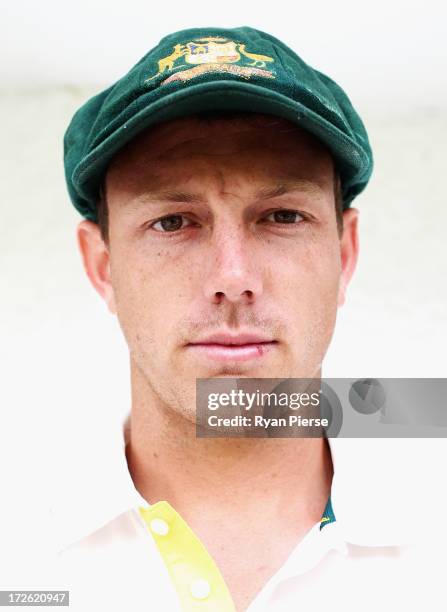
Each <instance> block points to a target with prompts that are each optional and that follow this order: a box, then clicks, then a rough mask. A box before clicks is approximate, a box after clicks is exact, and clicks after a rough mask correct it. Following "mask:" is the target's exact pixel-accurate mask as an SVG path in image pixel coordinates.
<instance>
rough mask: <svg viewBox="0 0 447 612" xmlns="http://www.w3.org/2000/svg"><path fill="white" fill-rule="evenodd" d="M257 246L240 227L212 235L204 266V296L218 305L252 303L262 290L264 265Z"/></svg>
mask: <svg viewBox="0 0 447 612" xmlns="http://www.w3.org/2000/svg"><path fill="white" fill-rule="evenodd" d="M253 247H254V245H253V244H252V243H251V241H250V240H249V238H248V237H247V235H246V234H245V233H244V232H243V231H242V230H241V229H240V228H239V229H237V230H235V229H232V230H229V231H227V232H226V233H225V234H223V235H222V234H220V235H218V236H217V235H216V236H214V237H213V238H212V245H211V249H210V251H209V252H208V256H207V258H208V265H207V266H205V268H204V269H205V271H206V276H205V278H204V291H205V296H206V298H207V299H208V300H210V301H211V302H213V303H215V304H217V303H220V302H223V301H225V300H228V301H229V302H233V303H243V304H250V303H253V302H254V301H255V300H256V299H258V298H259V296H260V295H261V294H262V291H263V281H262V266H261V263H260V261H259V257H257V256H256V253H255V250H254V248H253Z"/></svg>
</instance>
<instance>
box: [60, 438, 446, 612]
mask: <svg viewBox="0 0 447 612" xmlns="http://www.w3.org/2000/svg"><path fill="white" fill-rule="evenodd" d="M329 442H330V448H331V454H332V460H333V464H334V479H333V483H332V492H331V499H332V504H333V508H334V514H335V517H336V520H335V521H334V522H330V523H328V524H326V525H325V526H324V527H322V528H320V523H319V522H318V523H317V524H315V525H314V526H313V527H312V529H310V530H309V532H308V533H307V534H306V535H305V537H304V538H303V539H302V540H301V541H300V542H298V543H297V545H296V547H295V548H294V549H293V551H292V553H291V554H290V555H289V557H288V559H287V560H286V562H285V563H284V564H283V566H282V567H281V568H280V569H279V570H278V571H277V572H276V573H275V574H274V576H272V578H271V579H270V580H268V582H267V584H265V585H264V587H263V588H262V589H261V591H260V592H259V593H258V595H257V596H256V597H255V599H254V600H253V601H252V602H251V604H250V606H249V607H248V608H247V612H267V611H272V612H280V611H281V612H282V611H284V612H285V611H294V610H305V611H306V612H311V611H320V610H321V611H323V610H326V609H328V608H329V606H332V607H334V606H335V609H337V610H338V609H340V610H354V609H355V610H362V612H363V611H365V610H366V611H367V610H377V609H379V608H380V609H381V610H384V611H387V610H390V611H391V610H393V611H394V610H405V611H408V610H421V609H422V608H423V609H424V612H425V611H427V612H428V611H430V612H437V611H438V610H439V611H441V610H442V611H444V610H446V609H447V601H446V600H445V598H444V596H443V594H442V592H441V591H442V584H443V583H442V578H443V570H444V567H445V562H444V560H443V559H442V560H441V557H439V558H438V556H437V555H438V554H439V555H440V554H441V552H443V550H438V549H437V543H436V541H434V540H433V537H432V532H429V533H430V536H428V537H427V539H426V540H424V538H422V539H421V538H419V539H416V540H415V542H410V543H408V542H407V543H405V542H404V541H403V540H404V538H403V536H402V531H401V530H399V529H398V525H397V524H396V523H393V522H392V521H391V524H390V523H388V528H385V527H384V526H383V525H382V526H380V523H381V518H382V516H383V515H382V514H380V512H378V511H377V508H378V505H377V504H376V505H375V506H374V504H372V507H373V509H375V510H376V512H375V514H371V512H368V510H370V509H371V503H369V502H368V500H366V499H365V500H364V506H363V509H364V512H363V516H360V517H358V516H357V518H358V519H359V520H354V519H353V516H352V515H350V514H349V511H348V508H349V507H350V506H352V503H351V504H347V497H348V496H347V495H346V490H347V486H346V483H343V484H341V483H342V479H341V478H340V476H341V474H340V472H339V470H338V467H339V465H338V464H339V463H340V464H341V466H343V462H344V461H346V457H347V456H348V457H349V453H347V454H346V453H344V455H343V454H342V453H341V454H340V453H339V443H342V446H343V443H346V444H347V446H349V441H346V440H330V441H329ZM363 442H365V443H366V441H363ZM368 442H369V443H370V445H369V446H370V448H371V447H373V445H371V442H372V441H368ZM374 442H375V443H376V446H377V442H380V441H374ZM353 448H357V449H358V448H359V447H358V445H357V446H355V445H354V446H353ZM123 451H124V442H123V439H122V438H121V448H120V453H119V458H118V453H117V457H116V458H117V462H116V464H114V467H115V473H114V479H113V487H111V489H110V490H109V489H108V487H104V489H103V490H101V486H98V487H96V489H95V490H94V491H93V489H91V491H90V493H91V494H89V493H86V497H85V498H84V499H83V500H79V501H80V502H81V503H79V504H78V505H77V506H76V507H72V508H71V511H72V512H71V514H68V515H67V514H66V513H65V515H64V516H63V518H62V524H63V527H65V528H70V529H64V531H65V532H68V531H69V532H70V535H68V541H67V540H66V541H65V542H64V543H63V544H62V545H61V546H60V547H59V556H58V572H59V573H60V575H59V582H58V584H59V583H61V587H63V588H66V589H69V590H70V609H72V610H77V611H85V612H89V611H90V610H91V611H96V610H107V611H111V610H123V611H124V610H125V611H126V612H140V611H141V612H143V611H145V612H146V611H149V610H156V611H160V612H161V611H165V610H166V611H172V612H175V611H180V610H184V609H185V608H184V607H182V606H181V605H180V601H179V597H178V593H177V590H176V588H175V585H174V584H173V580H172V575H171V574H170V571H169V569H168V568H167V565H166V563H165V562H164V559H163V557H162V555H161V554H160V550H159V548H158V547H157V544H156V538H154V537H153V535H154V534H151V532H150V529H148V527H147V525H146V524H145V521H144V520H143V518H142V516H141V513H140V512H139V508H141V507H143V508H150V507H151V506H150V505H149V504H148V503H147V502H146V500H144V499H143V498H142V497H141V495H140V494H139V493H138V491H137V490H136V489H135V487H134V484H133V481H132V479H131V477H130V474H129V471H128V469H127V463H126V460H125V453H124V452H123ZM340 457H341V460H340V461H339V458H340ZM353 459H354V456H353V455H351V460H353ZM358 459H359V457H357V460H358ZM341 469H342V468H341ZM351 487H352V489H351V496H350V499H351V500H352V499H353V495H352V494H353V492H355V487H356V483H354V482H351ZM357 489H358V491H359V492H361V491H362V486H361V484H360V483H357ZM375 491H376V492H377V487H376V489H375ZM384 491H386V487H385V488H384ZM376 497H377V496H376ZM369 501H370V502H371V500H369ZM376 501H377V499H376ZM379 501H380V502H381V503H382V504H386V503H387V501H388V499H387V497H386V496H382V497H381V498H380V499H379ZM354 506H355V504H354ZM75 508H76V509H75ZM391 510H392V508H390V512H389V516H393V512H392V511H391ZM394 514H395V513H394ZM385 515H386V513H385ZM376 519H377V520H376ZM404 523H405V522H404ZM250 569H251V559H250V551H247V574H248V573H249V572H250ZM198 578H199V581H198V582H201V583H203V582H205V586H206V581H204V580H201V581H200V576H199V577H198ZM194 586H195V585H194V584H192V585H191V593H192V595H191V605H190V607H189V608H188V609H191V610H193V609H194V610H195V609H197V610H206V611H208V610H216V612H226V610H227V608H226V609H225V610H224V609H223V608H219V607H213V606H212V604H211V605H210V601H212V599H211V600H208V607H207V605H206V603H207V601H206V600H207V599H208V598H207V597H205V599H204V598H203V597H202V596H201V594H200V592H199V596H198V598H197V599H195V597H194ZM208 587H209V585H208ZM199 591H200V589H199ZM202 595H203V593H202ZM205 595H206V593H205ZM211 597H212V593H211V595H210V598H211Z"/></svg>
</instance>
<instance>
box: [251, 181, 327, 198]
mask: <svg viewBox="0 0 447 612" xmlns="http://www.w3.org/2000/svg"><path fill="white" fill-rule="evenodd" d="M295 191H302V192H305V193H315V194H321V187H320V186H319V185H317V183H314V182H312V181H309V180H306V179H296V180H292V181H286V182H283V183H280V184H279V185H275V186H273V187H272V186H266V187H262V188H261V189H260V190H259V191H258V192H257V193H256V199H258V200H270V199H272V198H277V197H279V196H282V195H285V194H287V193H291V192H295Z"/></svg>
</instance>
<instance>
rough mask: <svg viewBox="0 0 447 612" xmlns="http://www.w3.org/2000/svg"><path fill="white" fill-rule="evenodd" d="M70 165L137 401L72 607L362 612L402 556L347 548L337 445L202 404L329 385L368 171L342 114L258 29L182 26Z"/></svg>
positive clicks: (100, 105) (82, 233)
mask: <svg viewBox="0 0 447 612" xmlns="http://www.w3.org/2000/svg"><path fill="white" fill-rule="evenodd" d="M65 168H66V177H67V185H68V189H69V192H70V196H71V198H72V201H73V204H74V205H75V206H76V208H77V209H78V210H79V211H80V212H81V214H82V215H83V216H84V217H85V220H84V221H82V222H81V223H80V224H79V227H78V242H79V248H80V251H81V255H82V258H83V262H84V267H85V271H86V273H87V275H88V277H89V279H90V281H91V283H92V285H93V286H94V288H95V289H96V290H97V291H98V293H99V294H100V295H101V297H102V298H103V299H104V301H105V302H106V304H107V306H108V309H109V310H110V312H111V313H112V314H115V315H116V316H117V317H118V319H119V323H120V326H121V328H122V331H123V333H124V336H125V338H126V342H127V344H128V347H129V354H130V364H131V386H132V407H131V413H130V415H129V419H128V420H127V422H126V425H125V456H126V459H127V461H125V460H124V453H123V457H122V464H123V465H124V466H125V467H123V470H122V472H121V475H120V476H118V475H117V481H119V480H120V479H121V478H123V480H124V484H123V485H122V493H121V492H120V491H121V485H120V484H119V483H118V482H117V483H115V489H116V491H118V497H119V496H120V495H121V497H120V499H119V501H118V502H117V504H116V505H115V506H114V507H108V504H107V496H104V499H103V500H102V503H103V506H104V512H103V515H102V519H101V521H100V522H99V523H98V524H97V525H96V526H95V528H94V529H91V530H90V531H89V532H88V533H85V534H84V536H85V537H83V538H81V539H80V540H78V541H77V542H75V543H73V544H72V545H71V546H68V547H67V548H65V550H64V553H63V555H62V556H63V557H64V558H65V559H67V560H68V562H69V563H70V564H72V565H69V567H70V568H71V570H70V571H71V574H70V575H69V578H70V581H71V604H72V605H73V606H74V607H78V608H79V609H85V610H88V609H92V610H93V609H110V608H113V609H130V610H151V609H154V610H177V609H182V610H216V611H217V610H218V611H224V610H234V609H236V610H247V609H249V610H250V611H252V612H254V611H255V610H296V609H301V607H302V606H304V608H305V609H307V610H309V609H312V610H320V609H323V607H324V606H325V605H327V604H328V602H330V601H331V599H330V598H328V594H330V593H331V590H332V593H334V590H336V600H335V601H336V603H337V605H342V604H344V605H345V606H348V609H350V608H349V606H350V605H351V604H352V605H354V603H356V602H358V597H359V590H358V589H360V588H365V585H368V584H369V582H368V580H369V578H368V576H370V575H371V574H369V572H377V571H378V569H377V566H378V564H379V565H381V567H382V574H381V575H382V577H383V575H385V576H387V574H388V572H389V571H394V570H393V568H394V565H392V564H393V562H394V559H395V557H394V555H395V554H396V553H395V550H394V548H392V547H385V548H384V547H383V546H382V547H381V548H379V549H374V552H373V553H371V554H370V552H369V551H368V550H367V551H366V552H365V550H364V548H363V547H362V546H358V547H357V548H356V547H355V544H356V543H355V542H354V543H352V542H351V543H349V545H348V543H347V541H346V537H345V535H344V534H343V531H342V530H340V524H342V523H340V521H339V519H338V515H337V506H336V505H335V504H334V512H335V515H334V512H333V510H332V506H331V498H332V501H333V499H334V498H333V495H331V484H332V481H333V474H334V466H333V458H332V455H331V448H330V447H329V445H328V443H327V441H326V440H325V439H324V438H322V437H317V438H306V437H304V438H269V437H256V438H251V439H241V438H197V436H196V397H195V390H196V379H198V378H223V377H234V378H250V379H251V378H266V377H268V378H318V377H320V376H321V375H322V362H323V359H324V355H325V353H326V351H327V348H328V346H329V343H330V340H331V337H332V334H333V330H334V325H335V320H336V313H337V308H338V307H339V306H341V305H342V304H343V302H344V300H345V294H346V288H347V286H348V283H349V281H350V279H351V277H352V274H353V272H354V269H355V265H356V261H357V255H358V227H357V223H358V211H357V210H356V209H354V208H352V207H351V206H350V204H351V202H352V200H353V199H354V197H355V196H356V195H358V194H359V193H360V192H361V191H362V190H363V189H364V187H365V186H366V184H367V182H368V180H369V177H370V175H371V171H372V153H371V149H370V146H369V143H368V137H367V134H366V131H365V129H364V126H363V124H362V122H361V120H360V118H359V117H358V115H357V113H356V112H355V110H354V109H353V107H352V106H351V104H350V102H349V100H348V98H347V97H346V95H345V94H344V92H343V91H342V90H341V89H340V88H339V86H338V85H336V84H335V83H334V82H333V81H331V80H330V79H329V78H328V77H326V76H324V75H323V74H321V73H319V72H318V71H316V70H314V69H312V68H310V67H309V66H307V65H306V64H305V63H304V62H303V61H302V60H301V59H300V58H299V57H298V56H296V55H295V54H294V53H293V52H292V51H291V50H290V49H288V48H287V47H286V46H285V45H284V44H283V43H281V42H280V41H278V40H276V39H274V38H273V37H271V36H269V35H267V34H265V33H261V32H258V31H256V30H253V29H250V28H238V29H234V30H223V29H217V28H210V29H206V30H205V29H204V30H202V29H201V30H198V29H197V30H187V31H183V32H178V33H175V34H172V35H170V36H168V37H166V38H165V39H163V40H162V41H161V42H160V44H159V45H158V46H157V47H156V48H155V49H153V50H152V51H150V52H149V53H148V54H147V55H146V56H145V57H144V58H143V59H142V60H141V61H140V62H139V63H138V64H137V65H136V66H135V67H134V68H133V69H132V70H131V71H130V72H129V73H128V74H127V75H125V76H124V77H123V78H122V79H121V80H120V81H118V82H117V83H116V84H115V85H114V86H112V87H111V88H109V89H108V90H106V91H105V92H102V93H101V94H99V95H98V96H96V97H94V98H92V99H91V100H90V101H88V102H87V103H86V104H85V105H84V106H83V107H82V108H81V109H80V110H79V111H78V113H77V114H76V115H75V117H74V118H73V120H72V123H71V124H70V127H69V128H68V130H67V133H66V137H65ZM126 479H127V480H126ZM88 503H90V504H92V500H89V502H88ZM107 512H108V513H109V516H108V518H107V519H105V516H106V515H107ZM360 544H362V542H360ZM380 544H382V545H383V542H381V543H380ZM359 559H361V560H362V563H363V566H362V569H361V570H359V567H360V566H359V563H358V561H359ZM354 561H357V564H353V562H354ZM372 575H375V574H372ZM398 595H399V591H398V590H397V591H392V592H391V597H394V598H395V600H396V602H397V601H399V597H398ZM375 596H377V592H375V593H374V594H373V596H372V597H371V599H370V600H368V601H367V602H362V604H361V605H362V607H363V609H369V608H368V607H367V606H368V603H371V601H372V600H374V601H376V599H375ZM380 601H381V600H380ZM388 601H389V606H388V607H385V609H392V605H391V600H388Z"/></svg>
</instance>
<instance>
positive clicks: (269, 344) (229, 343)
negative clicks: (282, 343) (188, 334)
mask: <svg viewBox="0 0 447 612" xmlns="http://www.w3.org/2000/svg"><path fill="white" fill-rule="evenodd" d="M277 344H278V342H277V340H274V339H272V338H269V337H268V336H265V335H261V334H255V333H243V334H229V333H226V332H221V333H215V334H210V335H208V336H206V337H204V338H200V339H198V340H197V341H195V342H191V343H189V344H188V345H187V348H188V349H190V350H193V351H194V352H196V353H198V354H199V355H202V356H203V357H205V358H209V359H212V360H214V361H220V362H225V361H248V360H250V359H259V358H262V357H263V356H264V355H266V354H267V353H268V352H270V351H271V350H272V349H273V348H274V347H275V346H276V345H277Z"/></svg>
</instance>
